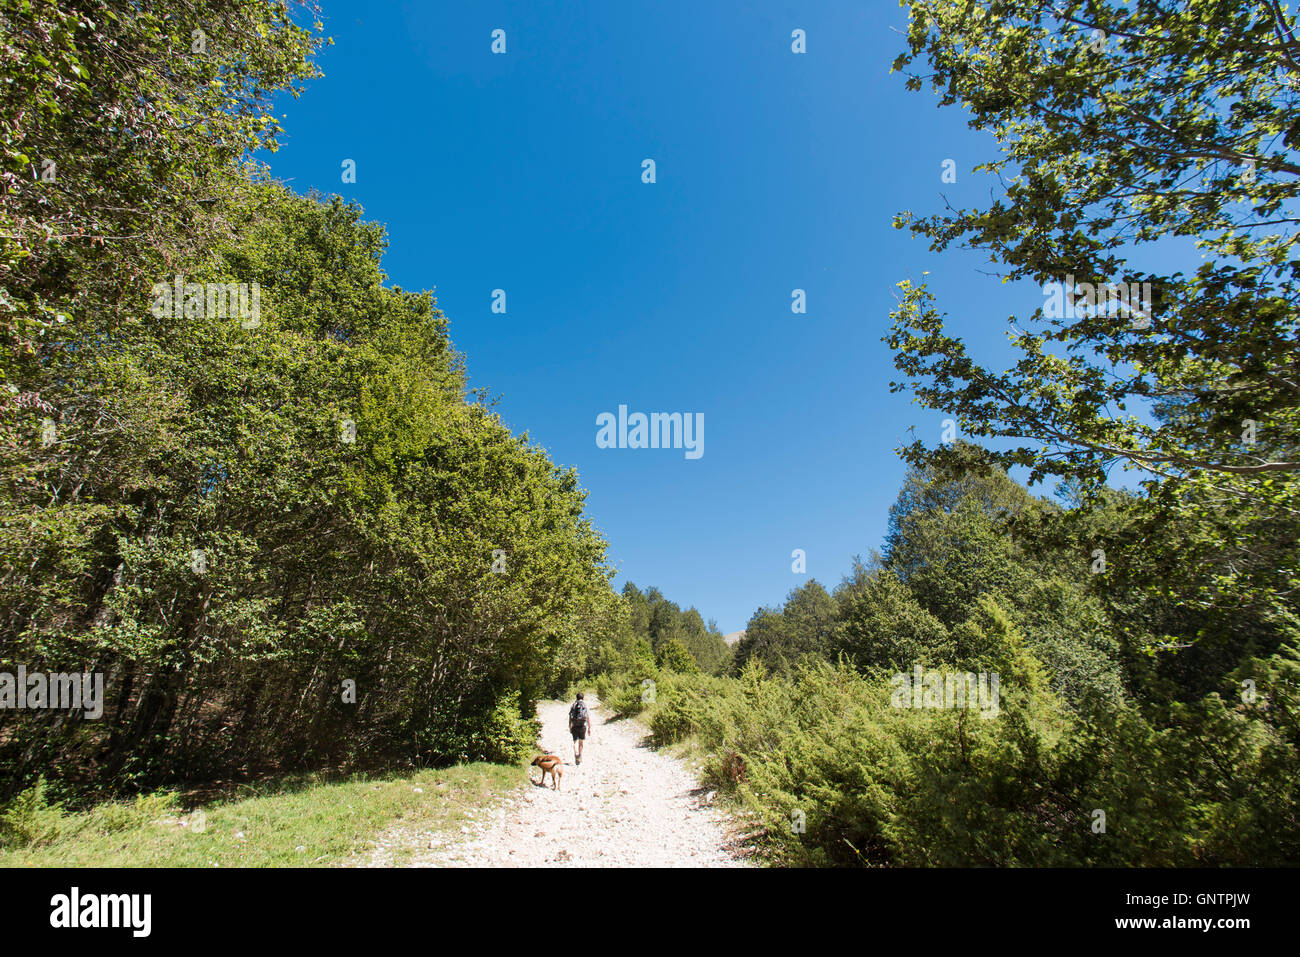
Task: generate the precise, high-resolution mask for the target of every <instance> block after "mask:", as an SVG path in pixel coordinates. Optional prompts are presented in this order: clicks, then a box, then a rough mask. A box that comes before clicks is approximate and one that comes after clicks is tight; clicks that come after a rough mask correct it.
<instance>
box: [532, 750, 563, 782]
mask: <svg viewBox="0 0 1300 957" xmlns="http://www.w3.org/2000/svg"><path fill="white" fill-rule="evenodd" d="M532 766H535V767H539V768H541V769H542V779H541V780H540V781H538V782H537V783H538V784H540V785H541V786H542V787H546V773H547V772H548V771H549V772H550V774H551V787H553V788H554V789H555V790H557V791H558V790H559V789H560V778H562V777H564V762H563V761H561V760H560V759H559V758H558V757H557V756H556V755H554V754H539V755H538V756H537V757H535V758H533V764H532ZM532 779H533V777H532V775H531V774H530V775H529V776H528V780H530V781H531V780H532Z"/></svg>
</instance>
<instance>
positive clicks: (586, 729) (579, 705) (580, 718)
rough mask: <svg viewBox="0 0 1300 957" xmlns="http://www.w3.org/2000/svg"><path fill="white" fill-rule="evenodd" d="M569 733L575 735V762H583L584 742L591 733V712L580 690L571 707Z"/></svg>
mask: <svg viewBox="0 0 1300 957" xmlns="http://www.w3.org/2000/svg"><path fill="white" fill-rule="evenodd" d="M569 733H570V734H572V735H573V763H574V764H581V763H582V743H583V742H584V741H585V740H586V739H587V735H589V734H591V712H590V711H588V710H587V704H586V702H585V701H583V700H582V692H581V691H579V692H578V700H576V701H575V702H573V707H571V708H570V709H569Z"/></svg>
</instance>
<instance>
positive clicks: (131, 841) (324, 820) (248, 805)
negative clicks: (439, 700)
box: [0, 763, 524, 867]
mask: <svg viewBox="0 0 1300 957" xmlns="http://www.w3.org/2000/svg"><path fill="white" fill-rule="evenodd" d="M523 785H524V774H523V771H522V769H521V768H518V767H513V766H508V765H500V764H483V763H478V764H464V765H457V766H455V767H450V768H441V769H432V770H426V771H421V772H419V773H417V774H413V775H408V776H402V777H392V778H376V777H353V778H348V779H344V780H333V781H328V780H323V779H319V778H311V777H308V778H298V779H293V780H289V781H281V782H277V783H275V784H272V785H269V786H268V785H263V786H262V788H263V792H264V793H259V794H255V795H251V796H244V797H236V798H234V799H231V800H228V801H224V802H219V803H214V804H208V805H205V806H201V807H199V808H195V809H192V810H189V811H182V810H180V809H179V808H177V807H176V806H175V805H174V802H172V801H169V799H168V798H167V797H166V796H163V797H161V798H160V797H153V798H146V799H143V800H138V801H136V802H134V803H127V804H111V805H102V806H100V807H97V808H94V809H92V810H89V811H85V812H81V813H77V814H59V813H58V812H57V811H55V812H50V813H47V814H46V815H45V817H44V818H43V819H42V821H43V823H46V822H49V824H48V826H47V827H45V828H44V833H43V834H42V836H41V837H40V839H39V842H38V843H37V844H36V845H34V846H26V847H17V848H14V847H10V848H8V849H5V850H0V867H329V866H335V865H338V864H341V863H345V862H347V861H348V860H349V859H351V858H353V857H354V856H355V855H358V854H361V853H363V852H365V851H366V850H367V848H368V845H369V843H370V840H371V839H372V838H373V837H374V836H375V835H377V834H378V833H379V832H381V831H383V830H384V829H386V828H388V827H390V826H392V825H394V824H397V823H401V824H403V825H410V826H412V827H414V828H418V829H420V830H421V831H422V832H428V831H440V830H450V829H453V828H459V826H460V825H462V824H463V823H465V822H467V821H469V820H470V819H471V813H472V812H477V811H478V810H480V809H481V808H483V807H485V806H488V805H490V804H492V803H494V802H495V801H496V800H498V799H499V798H502V797H504V796H505V795H506V794H508V793H509V792H510V791H512V790H515V789H517V788H520V787H522V786H523ZM417 789H418V790H417ZM399 860H400V855H399Z"/></svg>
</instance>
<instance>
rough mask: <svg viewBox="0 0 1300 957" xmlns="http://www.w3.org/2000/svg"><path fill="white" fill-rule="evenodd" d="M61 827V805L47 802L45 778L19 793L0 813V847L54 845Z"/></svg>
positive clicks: (48, 800) (63, 819) (62, 820)
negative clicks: (52, 843) (53, 842)
mask: <svg viewBox="0 0 1300 957" xmlns="http://www.w3.org/2000/svg"><path fill="white" fill-rule="evenodd" d="M64 824H65V815H64V813H63V805H62V804H61V803H60V802H57V801H51V800H50V799H49V796H48V794H47V793H46V787H45V778H44V777H41V778H38V779H37V781H36V784H35V785H33V786H32V787H30V788H28V789H27V790H26V791H23V792H21V793H20V794H18V795H17V796H16V797H15V798H13V799H12V800H11V801H9V802H8V803H6V804H5V805H4V808H3V810H0V846H4V847H39V846H41V845H42V844H49V843H50V842H52V841H54V840H55V839H56V838H57V837H58V836H59V834H60V833H61V832H62V830H63V828H64Z"/></svg>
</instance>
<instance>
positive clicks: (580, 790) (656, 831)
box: [370, 699, 746, 867]
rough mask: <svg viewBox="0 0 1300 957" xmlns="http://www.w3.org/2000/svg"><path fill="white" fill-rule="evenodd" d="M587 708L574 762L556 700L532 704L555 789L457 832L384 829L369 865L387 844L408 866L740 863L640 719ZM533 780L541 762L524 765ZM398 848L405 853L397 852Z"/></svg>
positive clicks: (562, 706)
mask: <svg viewBox="0 0 1300 957" xmlns="http://www.w3.org/2000/svg"><path fill="white" fill-rule="evenodd" d="M592 704H593V705H595V707H593V709H592V714H591V716H592V725H593V728H594V733H593V735H591V736H590V737H588V739H587V745H586V751H585V753H584V754H583V758H582V764H581V765H575V764H574V763H573V747H572V743H571V741H570V738H569V729H568V710H569V706H568V704H567V703H566V702H563V701H548V702H543V703H542V704H541V705H539V706H538V709H537V710H538V716H539V717H540V718H541V720H542V738H541V741H542V746H543V747H544V748H545V749H546V750H547V751H548V752H550V753H552V754H558V755H559V756H560V757H561V758H563V759H564V775H563V778H562V780H561V785H560V786H561V790H560V791H558V792H557V791H554V790H552V789H551V786H550V780H551V779H550V776H549V775H548V776H547V778H546V781H547V784H546V786H545V787H539V786H536V784H534V786H532V787H525V788H524V790H523V791H522V793H520V794H518V795H514V796H512V797H510V798H508V799H507V800H506V801H505V803H504V804H501V805H499V806H497V807H495V808H492V809H489V810H487V811H486V812H485V813H484V814H482V815H480V819H479V823H478V824H476V825H474V826H470V827H467V828H462V831H464V832H465V833H460V834H442V835H440V834H429V833H423V834H415V835H411V834H403V833H402V832H401V830H400V829H398V830H394V831H392V832H389V833H388V834H386V835H384V837H383V839H382V840H381V842H380V848H379V849H377V850H376V852H375V855H374V857H372V860H371V862H370V863H371V865H372V866H381V867H382V866H385V864H386V863H388V860H391V857H392V849H393V848H394V847H402V846H404V847H406V848H411V849H412V851H413V853H412V854H411V855H410V857H409V858H408V859H407V860H406V863H408V864H409V865H410V866H412V867H541V866H544V865H545V866H551V867H555V866H570V867H737V866H745V864H746V861H745V860H744V858H743V856H742V854H741V852H740V851H739V849H738V843H739V840H738V834H737V831H736V829H735V828H734V827H733V826H732V825H731V824H730V822H729V821H728V819H727V818H726V817H725V816H724V815H723V813H722V812H721V811H720V810H716V809H714V808H713V807H712V806H710V803H709V798H710V795H709V794H708V793H707V792H705V791H704V789H702V788H700V787H699V785H698V783H697V782H696V781H695V779H694V778H693V777H692V775H691V773H690V772H689V771H688V770H687V768H686V767H685V766H684V765H683V764H682V762H681V761H678V760H677V759H675V758H671V757H669V756H668V755H666V754H661V753H659V752H657V751H653V750H651V749H650V748H649V747H647V746H646V745H645V742H644V739H645V736H646V732H645V728H644V727H643V726H641V725H640V724H638V723H636V722H635V721H613V720H610V718H609V717H608V716H607V715H606V714H605V713H604V712H603V711H602V710H601V709H600V707H599V703H598V702H596V701H594V699H593V700H592ZM529 770H530V771H531V779H532V781H534V782H536V781H537V779H538V777H539V776H540V773H541V772H540V769H538V768H530V769H529ZM403 856H405V855H403Z"/></svg>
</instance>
